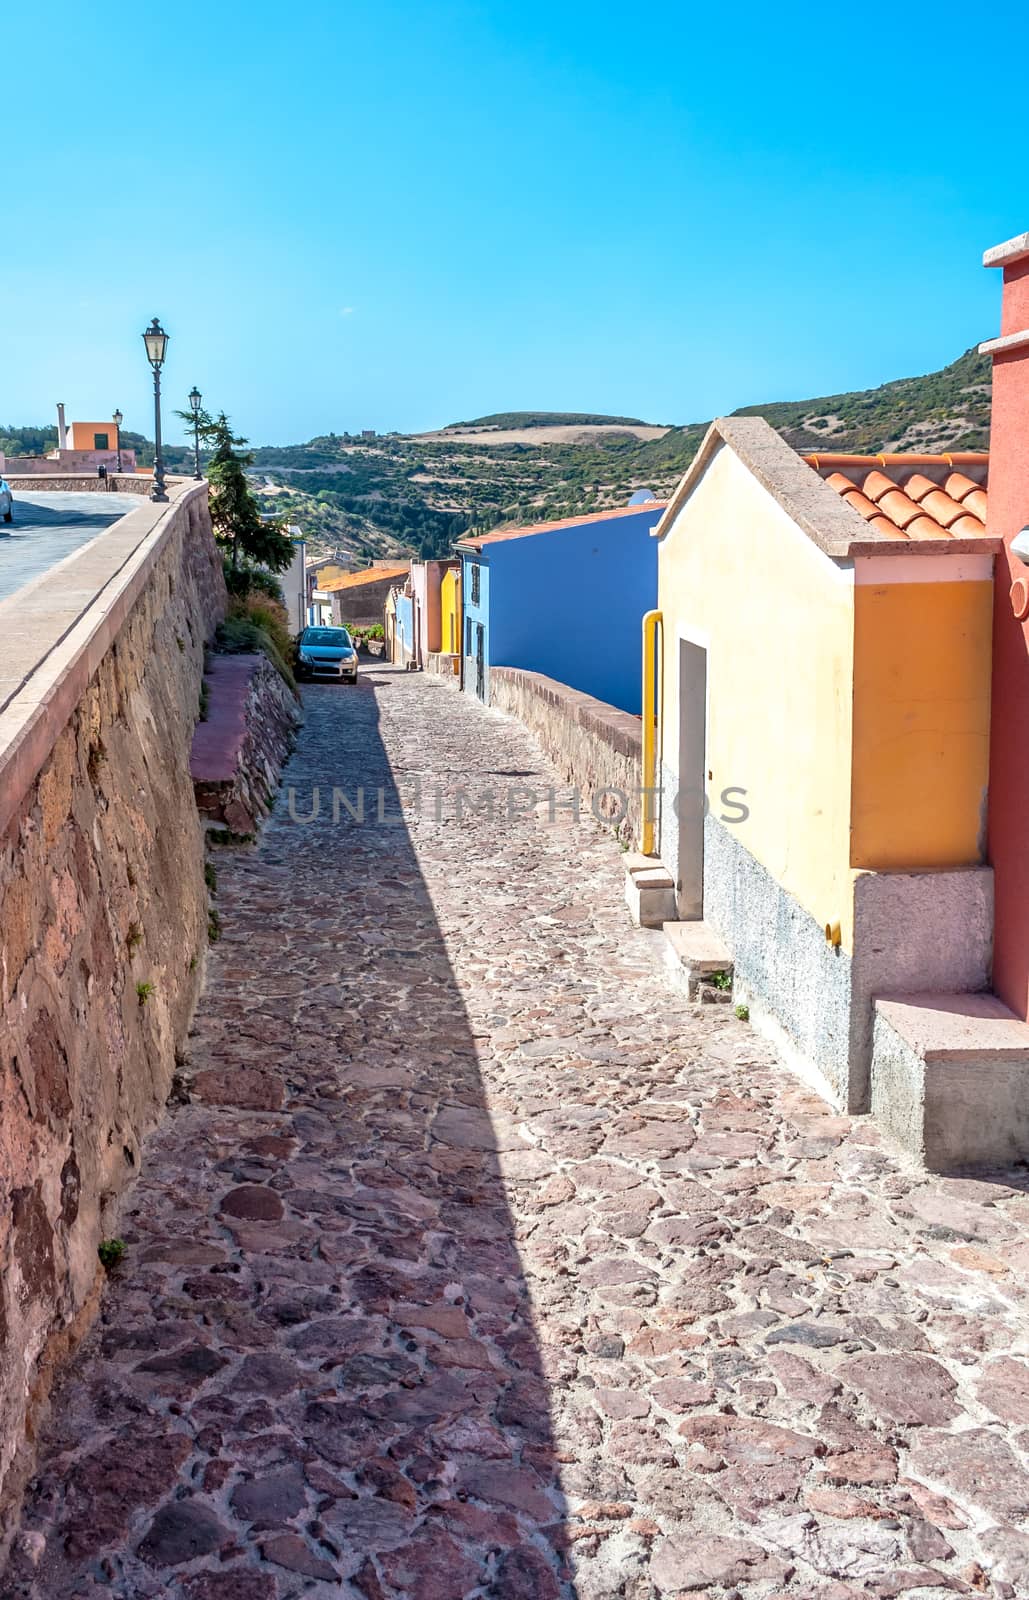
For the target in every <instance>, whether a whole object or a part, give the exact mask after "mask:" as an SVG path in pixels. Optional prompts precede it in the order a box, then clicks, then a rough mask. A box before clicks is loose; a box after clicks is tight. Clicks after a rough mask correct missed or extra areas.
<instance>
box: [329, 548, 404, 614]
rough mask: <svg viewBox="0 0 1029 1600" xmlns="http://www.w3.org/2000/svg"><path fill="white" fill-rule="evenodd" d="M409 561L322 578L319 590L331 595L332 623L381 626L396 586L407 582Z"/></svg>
mask: <svg viewBox="0 0 1029 1600" xmlns="http://www.w3.org/2000/svg"><path fill="white" fill-rule="evenodd" d="M410 569H411V563H410V562H409V561H385V562H376V563H375V564H374V565H372V566H370V567H365V568H363V569H362V570H361V571H360V572H347V573H344V574H343V576H342V577H339V578H324V577H323V578H322V579H321V582H320V585H319V587H320V589H321V591H322V592H323V593H325V594H328V595H329V596H330V601H331V605H332V620H333V623H334V624H335V626H336V627H346V626H347V624H348V623H353V624H354V626H355V627H362V626H364V627H372V626H374V625H375V624H376V623H379V624H381V622H382V614H383V608H384V606H385V604H386V599H387V596H388V595H389V592H390V590H391V589H392V588H393V586H394V584H396V583H398V582H400V581H402V580H405V579H406V578H407V576H408V573H409V572H410Z"/></svg>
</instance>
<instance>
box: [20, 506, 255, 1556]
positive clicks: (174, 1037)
mask: <svg viewBox="0 0 1029 1600" xmlns="http://www.w3.org/2000/svg"><path fill="white" fill-rule="evenodd" d="M160 511H161V508H159V507H155V508H150V507H146V506H145V505H144V506H143V508H142V510H141V513H140V514H139V515H140V516H141V517H142V528H143V537H144V540H145V539H146V538H149V536H150V534H151V533H152V534H153V538H154V540H155V541H156V543H155V545H154V547H153V549H152V550H151V551H150V553H149V554H146V553H145V545H141V546H139V547H138V548H137V549H136V550H135V551H133V552H132V554H130V556H129V557H128V559H127V560H126V562H125V567H124V568H122V569H118V570H116V571H115V573H114V575H113V577H112V578H111V581H110V586H109V590H108V591H106V592H105V593H104V595H103V598H102V600H101V601H100V602H98V603H97V609H98V611H99V613H100V621H99V622H98V623H97V625H96V626H97V629H98V630H99V634H100V639H99V642H97V634H96V633H93V634H91V635H90V640H89V642H88V643H87V644H85V645H84V646H83V649H82V655H81V656H80V655H75V654H69V652H71V651H72V646H73V642H74V639H75V637H76V634H75V631H74V630H72V632H71V633H69V634H68V635H67V636H66V638H65V639H63V640H60V641H58V645H57V647H56V648H55V649H54V651H53V653H52V656H51V658H50V660H49V662H48V667H49V668H50V669H51V670H52V671H53V672H56V671H57V668H56V666H55V665H54V662H55V661H56V660H58V659H59V658H60V652H61V651H62V650H63V651H64V652H65V653H66V654H67V655H68V659H67V662H66V670H65V671H64V673H63V676H62V679H61V681H60V682H59V683H57V685H56V686H54V687H51V688H50V689H48V690H47V691H46V692H45V693H43V692H42V691H40V693H43V698H42V699H41V700H40V698H39V695H37V694H35V693H34V692H33V688H32V685H33V683H34V681H35V680H30V682H29V685H28V693H27V695H26V697H25V698H27V700H28V702H29V710H28V712H27V713H26V714H25V717H24V720H19V717H20V713H19V711H18V707H19V705H20V703H21V702H20V701H19V697H18V696H17V694H15V695H14V696H13V697H12V699H11V701H10V705H8V704H7V703H5V705H4V708H3V716H2V721H0V810H2V811H3V818H4V820H5V822H6V825H5V826H3V827H2V832H0V1201H2V1205H0V1552H2V1550H3V1548H4V1544H5V1536H6V1534H7V1532H9V1518H10V1513H11V1510H12V1506H14V1505H16V1503H17V1497H18V1492H19V1489H20V1486H21V1482H22V1479H23V1474H24V1471H25V1470H26V1468H27V1466H28V1465H29V1463H30V1461H31V1456H32V1451H33V1445H34V1439H33V1430H34V1419H35V1413H36V1411H37V1410H38V1407H39V1403H40V1401H41V1400H42V1399H43V1398H44V1397H45V1394H46V1391H47V1388H48V1386H49V1384H50V1381H51V1377H52V1373H53V1370H54V1368H55V1366H56V1365H57V1364H58V1363H59V1362H60V1361H61V1360H62V1359H63V1358H64V1356H65V1355H66V1353H67V1351H68V1349H69V1348H70V1347H71V1346H72V1345H73V1344H74V1342H75V1340H76V1338H77V1337H78V1335H79V1333H80V1332H81V1330H82V1329H83V1327H84V1326H85V1325H86V1324H87V1323H88V1321H89V1318H90V1316H91V1315H92V1314H93V1312H94V1310H95V1302H96V1297H97V1294H98V1292H99V1284H100V1279H101V1277H102V1274H101V1273H100V1269H99V1265H98V1261H97V1245H98V1242H99V1241H100V1240H101V1239H102V1238H103V1237H104V1236H105V1235H106V1234H113V1233H115V1232H116V1231H117V1227H116V1223H117V1201H118V1196H119V1195H120V1193H121V1190H122V1189H123V1188H124V1186H125V1184H126V1183H127V1182H128V1181H129V1180H130V1179H131V1178H132V1176H133V1175H134V1174H135V1173H136V1172H138V1170H139V1163H140V1142H141V1139H142V1137H143V1135H144V1134H145V1133H146V1132H147V1131H148V1130H149V1129H150V1128H152V1127H153V1126H154V1124H155V1122H157V1121H158V1120H159V1118H160V1116H161V1114H162V1112H163V1110H164V1103H165V1100H166V1097H167V1094H168V1089H169V1087H170V1084H171V1080H172V1074H173V1072H174V1064H175V1048H176V1046H177V1045H178V1044H179V1043H180V1042H182V1041H183V1040H184V1038H185V1034H186V1029H187V1026H188V1024H189V1020H190V1018H191V1016H192V1012H193V1006H194V1004H195V1001H196V997H197V993H198V990H199V987H200V982H201V977H202V972H203V961H204V953H205V949H206V943H207V891H206V888H205V886H204V876H203V841H202V836H201V830H200V826H199V822H198V819H197V814H196V807H195V804H194V801H193V788H192V784H191V782H190V778H189V768H188V761H189V741H190V738H191V736H192V731H193V725H194V723H195V721H196V716H197V706H198V697H199V689H200V679H201V674H202V671H203V659H204V644H205V640H206V638H207V636H208V635H209V634H210V633H211V632H213V630H214V626H215V623H216V622H217V620H218V619H219V617H220V616H221V614H222V611H223V609H224V604H225V587H224V583H223V581H222V575H221V563H220V561H219V559H218V556H217V552H216V550H215V546H214V542H213V539H212V537H211V528H210V520H209V517H208V514H207V505H206V492H199V491H197V490H193V489H189V490H187V491H185V492H184V494H182V495H180V496H177V497H176V503H175V504H173V505H172V506H171V507H169V509H168V511H167V512H166V514H165V517H164V518H163V519H161V529H163V532H162V531H160V529H158V527H157V524H158V518H159V516H160ZM130 520H131V519H130ZM123 537H124V540H125V542H126V543H127V544H128V546H129V547H131V545H132V542H133V540H132V539H130V538H129V536H128V535H125V536H123V535H122V534H121V533H117V532H112V534H110V535H105V536H104V538H117V539H119V540H122V539H123ZM134 537H135V536H133V538H134ZM103 542H104V540H103V539H100V540H98V541H97V542H96V546H95V548H94V555H93V557H92V568H91V570H93V571H94V573H95V571H96V570H97V566H98V564H99V565H100V566H102V565H103V560H102V553H101V552H100V546H102V545H103ZM140 549H143V550H144V559H143V565H142V566H141V567H139V569H138V572H137V577H138V580H139V583H140V585H141V587H140V592H139V593H138V596H137V597H136V598H135V600H134V601H131V602H130V601H129V600H125V604H126V605H127V606H128V610H127V614H126V615H125V617H124V619H123V620H122V621H121V623H120V625H117V624H116V623H115V622H113V621H112V620H111V619H112V617H113V616H115V614H116V610H117V606H118V605H119V604H120V603H121V601H122V600H123V599H125V592H126V591H125V590H124V588H123V589H122V590H121V591H118V587H117V586H118V584H119V583H122V584H123V585H124V584H125V583H127V582H129V580H128V579H126V576H125V571H126V569H127V568H128V567H130V566H131V564H132V562H133V560H134V559H135V558H136V557H137V556H139V555H140ZM122 554H124V551H122ZM120 559H121V556H120V555H119V556H116V557H115V558H114V561H115V562H117V561H118V560H120ZM78 572H79V569H78V568H77V566H76V561H75V558H73V559H72V560H71V561H70V562H66V563H65V564H64V565H63V567H62V568H61V569H59V570H58V571H57V572H56V573H53V574H49V575H47V577H46V578H44V579H42V580H37V581H38V582H39V583H41V584H42V585H43V588H42V589H37V591H36V597H37V599H38V598H40V597H42V600H43V602H44V610H45V608H46V606H48V605H50V604H51V602H52V605H53V609H54V611H55V612H56V613H57V614H58V615H60V614H61V612H62V608H63V607H65V606H67V605H68V604H69V595H70V597H71V599H70V603H71V605H72V607H73V608H74V606H75V605H77V604H78V603H79V601H80V600H81V599H82V594H83V582H84V580H83V579H82V577H81V576H78V575H77V574H78ZM111 591H114V593H113V594H112V592H111ZM20 606H21V602H20V600H19V598H18V597H17V596H15V597H14V598H12V599H11V600H9V601H8V602H6V614H5V616H4V618H3V621H2V623H0V632H2V634H3V636H4V638H5V640H6V641H7V645H8V649H7V651H6V653H5V658H4V659H5V664H6V663H8V662H9V661H10V660H11V659H12V658H13V657H14V656H15V654H16V652H15V649H14V643H16V642H17V634H16V630H17V629H18V628H19V626H22V624H23V623H24V617H23V613H22V611H21V610H20V609H19V608H20ZM84 625H85V626H88V625H90V624H89V622H88V617H87V621H86V623H85V624H84ZM58 626H60V624H58ZM106 628H110V629H113V637H111V638H110V639H106V640H105V639H104V637H103V634H104V630H105V629H106ZM12 637H13V641H14V642H13V643H12ZM91 650H93V651H98V652H100V659H99V661H98V662H97V665H96V667H95V670H91V662H90V651H91ZM78 679H81V684H79V683H78V681H77V680H78ZM69 684H71V685H72V687H70V688H69V687H68V686H69ZM62 688H65V689H67V691H68V695H69V696H75V695H78V696H80V698H78V700H77V703H75V702H74V700H73V701H72V712H71V715H70V717H69V718H68V719H67V720H62V717H61V714H60V711H59V707H60V705H61V690H62ZM47 720H50V721H52V722H53V724H54V725H53V726H52V727H51V728H50V729H49V731H47V729H46V727H45V723H46V721H47ZM26 726H29V727H33V728H35V729H36V730H37V734H36V736H37V737H38V738H42V739H44V740H46V741H47V742H48V745H49V750H50V753H49V755H48V756H47V758H46V760H45V761H44V762H43V764H42V767H41V769H40V770H39V771H38V774H35V775H34V776H33V777H32V779H31V781H29V783H28V785H27V786H24V792H22V787H20V786H19V784H18V774H19V772H21V773H22V774H23V775H24V771H25V759H24V756H25V749H26V746H27V744H28V743H29V739H28V737H24V738H23V737H22V736H23V735H24V732H25V728H26ZM41 726H42V729H43V731H42V733H39V731H38V730H39V729H40V727H41ZM12 774H13V775H12ZM7 818H9V821H7V820H6V819H7Z"/></svg>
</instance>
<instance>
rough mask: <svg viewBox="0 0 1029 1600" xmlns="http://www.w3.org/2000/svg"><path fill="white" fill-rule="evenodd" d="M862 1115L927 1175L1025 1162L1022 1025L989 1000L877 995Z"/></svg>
mask: <svg viewBox="0 0 1029 1600" xmlns="http://www.w3.org/2000/svg"><path fill="white" fill-rule="evenodd" d="M872 1115H873V1116H874V1118H875V1120H876V1121H877V1122H878V1123H879V1124H880V1126H881V1127H883V1128H884V1129H885V1130H886V1131H887V1132H888V1133H890V1134H892V1136H893V1137H894V1138H895V1139H897V1140H898V1141H899V1142H900V1143H901V1144H902V1145H904V1146H905V1147H906V1148H907V1149H908V1150H910V1151H911V1153H912V1154H913V1155H914V1156H916V1157H917V1158H918V1159H919V1160H920V1161H922V1162H924V1164H925V1166H926V1167H927V1168H928V1169H929V1170H930V1171H931V1172H948V1171H954V1170H955V1169H959V1168H965V1167H975V1166H991V1167H992V1166H998V1165H1004V1164H1006V1163H1009V1162H1012V1161H1025V1160H1029V1024H1027V1023H1025V1022H1023V1021H1022V1020H1021V1018H1020V1017H1016V1016H1015V1014H1014V1012H1012V1011H1009V1010H1008V1008H1007V1006H1006V1005H1004V1004H1003V1002H1002V1001H1000V1000H998V999H997V997H996V995H992V994H923V995H896V996H889V997H885V996H884V997H882V998H880V999H877V1000H876V1001H875V1024H874V1031H873V1042H872Z"/></svg>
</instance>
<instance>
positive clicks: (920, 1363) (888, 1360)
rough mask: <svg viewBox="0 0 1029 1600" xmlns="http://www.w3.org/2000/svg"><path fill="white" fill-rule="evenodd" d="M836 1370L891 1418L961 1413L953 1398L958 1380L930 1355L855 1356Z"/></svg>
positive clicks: (934, 1418) (946, 1417)
mask: <svg viewBox="0 0 1029 1600" xmlns="http://www.w3.org/2000/svg"><path fill="white" fill-rule="evenodd" d="M836 1370H837V1371H838V1373H839V1375H840V1377H841V1378H842V1379H843V1381H844V1383H849V1384H851V1385H852V1386H853V1387H854V1388H855V1389H857V1390H858V1391H859V1392H860V1393H861V1394H863V1395H864V1396H865V1398H866V1399H867V1400H868V1403H869V1405H870V1406H871V1407H872V1409H873V1411H875V1412H876V1414H877V1415H878V1416H881V1417H885V1418H886V1419H888V1420H889V1421H892V1422H906V1423H916V1424H919V1425H922V1424H926V1423H929V1424H939V1423H941V1422H949V1421H950V1420H951V1418H952V1417H955V1416H957V1414H958V1410H959V1407H958V1405H957V1403H956V1402H955V1400H954V1398H953V1396H954V1391H955V1389H956V1388H957V1383H956V1381H955V1379H954V1378H953V1377H952V1376H951V1374H950V1373H949V1372H948V1371H947V1369H946V1368H945V1367H942V1366H940V1364H939V1362H938V1361H933V1360H932V1358H931V1357H929V1356H921V1355H910V1356H908V1355H896V1354H891V1355H883V1356H856V1357H855V1358H854V1360H853V1361H845V1362H843V1364H842V1365H841V1366H840V1367H838V1368H837V1369H836Z"/></svg>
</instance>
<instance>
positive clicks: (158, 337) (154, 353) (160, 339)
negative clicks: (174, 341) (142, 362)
mask: <svg viewBox="0 0 1029 1600" xmlns="http://www.w3.org/2000/svg"><path fill="white" fill-rule="evenodd" d="M143 343H144V344H145V345H146V354H147V360H148V361H149V362H150V365H151V366H152V367H160V366H163V364H164V352H165V349H166V347H167V344H168V335H167V334H166V333H165V331H164V329H163V328H162V327H161V324H160V323H159V322H158V320H157V318H156V317H155V318H154V320H153V322H152V323H151V324H150V326H149V328H147V330H146V332H145V333H144V335H143Z"/></svg>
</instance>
